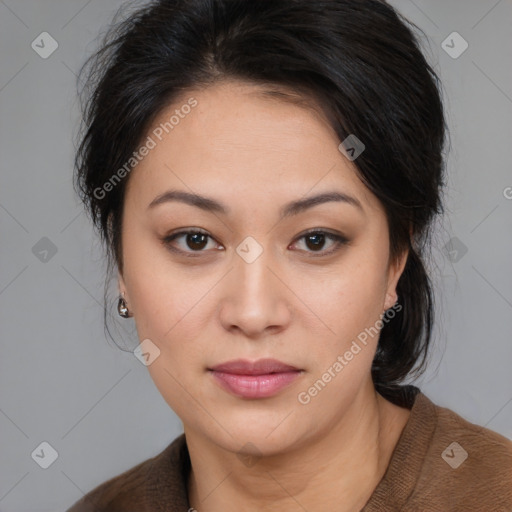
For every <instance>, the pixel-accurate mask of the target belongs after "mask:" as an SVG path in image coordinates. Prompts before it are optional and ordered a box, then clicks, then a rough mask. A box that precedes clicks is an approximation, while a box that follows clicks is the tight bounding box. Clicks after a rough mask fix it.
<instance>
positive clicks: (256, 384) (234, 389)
mask: <svg viewBox="0 0 512 512" xmlns="http://www.w3.org/2000/svg"><path fill="white" fill-rule="evenodd" d="M210 372H211V373H212V375H213V376H214V377H215V380H216V381H217V382H218V383H219V384H220V385H221V386H222V388H223V389H225V390H227V391H229V392H231V393H232V394H234V395H236V396H239V397H242V398H268V397H270V396H274V395H275V394H276V393H278V392H279V391H281V390H282V389H283V388H285V387H286V386H289V385H290V384H291V383H292V382H293V381H294V380H295V379H297V378H298V377H299V376H300V375H301V373H302V372H301V371H298V370H297V371H293V372H282V373H269V374H266V375H237V374H233V373H224V372H217V371H214V370H210Z"/></svg>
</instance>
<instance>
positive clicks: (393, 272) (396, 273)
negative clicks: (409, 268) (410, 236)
mask: <svg viewBox="0 0 512 512" xmlns="http://www.w3.org/2000/svg"><path fill="white" fill-rule="evenodd" d="M408 257H409V250H406V251H404V252H403V253H402V255H401V256H400V259H399V261H398V262H395V263H394V264H392V266H391V269H390V275H389V279H388V289H387V291H386V300H385V303H384V308H385V309H389V308H391V307H393V306H394V305H395V304H396V302H397V300H398V295H397V293H396V287H397V285H398V281H399V280H400V276H401V275H402V273H403V271H404V269H405V265H406V263H407V259H408Z"/></svg>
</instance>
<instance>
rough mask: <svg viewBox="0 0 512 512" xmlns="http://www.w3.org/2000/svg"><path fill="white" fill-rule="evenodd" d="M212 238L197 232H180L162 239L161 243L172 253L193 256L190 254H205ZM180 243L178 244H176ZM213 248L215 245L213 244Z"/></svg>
mask: <svg viewBox="0 0 512 512" xmlns="http://www.w3.org/2000/svg"><path fill="white" fill-rule="evenodd" d="M210 240H213V238H212V237H211V236H210V235H208V234H207V233H204V232H203V231H198V230H189V231H180V232H179V233H173V234H172V235H169V236H166V237H165V238H163V239H162V242H163V243H164V244H165V245H166V246H167V247H168V248H169V249H170V250H172V251H174V252H182V253H188V254H186V255H187V256H188V255H194V254H192V253H194V252H195V253H201V252H206V251H205V250H204V249H205V248H206V247H207V246H208V242H209V241H210ZM176 242H180V243H176ZM214 247H215V244H214Z"/></svg>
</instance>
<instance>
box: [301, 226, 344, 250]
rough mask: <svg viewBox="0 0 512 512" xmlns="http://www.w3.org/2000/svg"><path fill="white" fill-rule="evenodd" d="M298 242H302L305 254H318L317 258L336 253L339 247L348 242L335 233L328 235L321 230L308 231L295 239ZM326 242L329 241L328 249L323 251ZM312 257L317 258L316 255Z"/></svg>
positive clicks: (328, 233)
mask: <svg viewBox="0 0 512 512" xmlns="http://www.w3.org/2000/svg"><path fill="white" fill-rule="evenodd" d="M297 240H298V241H302V240H304V243H305V246H306V247H307V249H306V252H314V253H319V254H318V256H325V255H328V254H332V253H334V252H336V251H337V250H338V249H339V248H340V246H342V245H345V244H347V243H348V240H347V239H346V238H345V237H344V236H342V235H340V234H336V233H330V232H328V231H322V230H318V229H317V230H310V231H308V232H307V233H305V234H303V235H301V236H300V237H299V238H297ZM326 241H330V242H331V244H330V247H331V248H330V249H327V250H323V249H324V246H325V244H326ZM314 256H317V255H316V254H315V255H314Z"/></svg>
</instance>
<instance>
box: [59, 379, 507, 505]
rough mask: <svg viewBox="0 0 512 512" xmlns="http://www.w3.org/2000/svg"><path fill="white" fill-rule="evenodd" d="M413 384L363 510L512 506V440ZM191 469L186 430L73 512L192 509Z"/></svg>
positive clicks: (105, 484)
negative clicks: (391, 446) (391, 448)
mask: <svg viewBox="0 0 512 512" xmlns="http://www.w3.org/2000/svg"><path fill="white" fill-rule="evenodd" d="M407 388H409V391H410V390H411V389H413V392H412V393H410V394H409V398H408V399H407V400H408V402H407V401H406V404H405V405H406V406H407V407H408V408H409V409H411V414H410V417H409V420H408V422H407V424H406V425H405V427H404V429H403V431H402V434H401V436H400V438H399V440H398V443H397V445H396V447H395V449H394V451H393V455H392V457H391V460H390V463H389V465H388V468H387V470H386V473H385V474H384V476H383V477H382V479H381V481H380V482H379V484H378V485H377V487H376V488H375V490H374V492H373V494H372V495H371V497H370V499H369V500H368V502H367V503H366V505H365V506H364V508H363V509H362V511H361V512H387V511H401V512H413V511H414V512H449V511H461V512H512V442H511V441H510V440H508V439H507V438H505V437H503V436H501V435H499V434H497V433H496V432H493V431H491V430H488V429H486V428H483V427H480V426H478V425H474V424H472V423H469V422H468V421H466V420H465V419H464V418H462V417H461V416H459V415H457V414H456V413H454V412H453V411H451V410H450V409H446V408H444V407H439V406H437V405H435V404H434V403H432V402H431V401H430V400H429V399H428V398H427V397H426V396H425V395H424V394H423V393H422V392H421V391H419V389H418V388H415V387H414V386H407ZM404 396H406V395H404ZM189 471H190V458H189V454H188V449H187V444H186V440H185V434H181V435H180V436H179V437H177V438H176V439H175V440H174V441H173V442H172V443H171V444H170V445H169V446H167V448H165V450H163V451H162V452H161V453H159V454H158V455H156V456H155V457H153V458H150V459H148V460H146V461H144V462H141V463H139V464H138V465H136V466H134V467H133V468H131V469H129V470H128V471H125V472H124V473H122V474H120V475H118V476H116V477H114V478H112V479H110V480H107V481H106V482H103V483H102V484H100V485H98V486H97V487H96V488H95V489H93V490H92V491H90V492H89V493H88V494H86V495H85V496H84V497H83V498H82V499H80V500H79V501H77V502H76V503H75V504H74V505H73V506H72V507H71V508H70V509H68V511H67V512H174V511H176V512H187V511H188V510H189V508H190V505H189V502H188V497H187V477H188V474H189ZM199 512H201V511H199ZM311 512H316V511H311Z"/></svg>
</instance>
